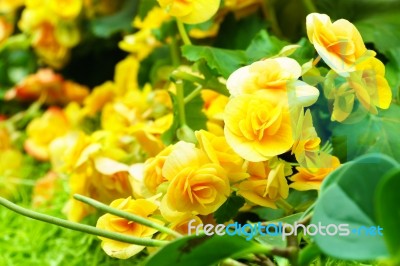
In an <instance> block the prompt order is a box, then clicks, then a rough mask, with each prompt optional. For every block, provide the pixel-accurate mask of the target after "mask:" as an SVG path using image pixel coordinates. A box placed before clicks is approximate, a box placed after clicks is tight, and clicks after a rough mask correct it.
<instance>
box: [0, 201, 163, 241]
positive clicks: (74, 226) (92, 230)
mask: <svg viewBox="0 0 400 266" xmlns="http://www.w3.org/2000/svg"><path fill="white" fill-rule="evenodd" d="M0 205H3V206H4V207H6V208H8V209H10V210H12V211H14V212H16V213H18V214H21V215H23V216H26V217H29V218H32V219H35V220H39V221H42V222H46V223H50V224H55V225H58V226H61V227H65V228H68V229H71V230H75V231H80V232H83V233H87V234H91V235H96V236H101V237H105V238H109V239H113V240H116V241H121V242H124V243H129V244H135V245H140V246H148V247H159V246H163V245H166V244H168V243H169V241H163V240H155V239H146V238H139V237H132V236H127V235H124V234H120V233H114V232H110V231H107V230H103V229H99V228H96V227H93V226H89V225H85V224H80V223H75V222H71V221H67V220H64V219H60V218H57V217H54V216H51V215H47V214H43V213H39V212H35V211H32V210H28V209H25V208H23V207H21V206H18V205H16V204H14V203H12V202H10V201H8V200H6V199H5V198H2V197H0Z"/></svg>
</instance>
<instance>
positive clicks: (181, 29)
mask: <svg viewBox="0 0 400 266" xmlns="http://www.w3.org/2000/svg"><path fill="white" fill-rule="evenodd" d="M176 24H177V26H178V31H179V35H181V38H182V41H183V44H185V45H191V44H192V42H191V41H190V38H189V36H188V34H187V32H186V29H185V25H183V23H182V21H180V20H176Z"/></svg>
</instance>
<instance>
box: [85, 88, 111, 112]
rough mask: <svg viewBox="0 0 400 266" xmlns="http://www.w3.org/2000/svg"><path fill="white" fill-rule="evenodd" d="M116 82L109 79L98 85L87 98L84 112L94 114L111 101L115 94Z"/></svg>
mask: <svg viewBox="0 0 400 266" xmlns="http://www.w3.org/2000/svg"><path fill="white" fill-rule="evenodd" d="M115 90H116V88H115V84H114V83H112V82H111V81H107V82H105V83H103V84H101V85H99V86H97V87H95V88H94V89H93V90H92V92H91V93H90V95H89V96H88V97H86V98H85V100H84V102H83V104H84V107H83V110H82V112H83V113H84V114H85V115H89V116H94V115H95V114H96V113H97V112H100V111H101V109H102V108H103V107H104V105H106V103H108V102H111V101H112V100H113V99H114V96H115Z"/></svg>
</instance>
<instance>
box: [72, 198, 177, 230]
mask: <svg viewBox="0 0 400 266" xmlns="http://www.w3.org/2000/svg"><path fill="white" fill-rule="evenodd" d="M74 198H75V199H76V200H79V201H82V202H84V203H86V204H89V205H90V206H93V207H95V208H96V209H98V210H101V211H104V212H107V213H111V214H114V215H116V216H118V217H122V218H125V219H127V220H129V221H133V222H137V223H139V224H142V225H145V226H148V227H151V228H154V229H157V230H158V231H160V232H163V233H166V234H169V235H171V236H174V237H181V236H182V235H181V234H179V233H178V232H176V231H174V230H172V229H169V228H167V227H165V226H162V225H160V224H157V223H154V222H152V221H150V220H148V219H146V218H143V217H141V216H138V215H135V214H133V213H128V212H124V211H121V210H118V209H115V208H112V207H110V206H108V205H105V204H103V203H101V202H98V201H97V200H94V199H91V198H88V197H85V196H82V195H79V194H75V195H74Z"/></svg>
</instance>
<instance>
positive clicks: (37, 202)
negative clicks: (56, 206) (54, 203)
mask: <svg viewBox="0 0 400 266" xmlns="http://www.w3.org/2000/svg"><path fill="white" fill-rule="evenodd" d="M58 181H59V177H58V175H57V174H56V173H55V172H53V171H49V172H48V173H47V174H46V175H45V176H43V177H41V178H39V179H38V180H37V181H36V184H35V187H34V188H33V195H32V205H33V206H34V207H40V206H42V205H44V204H46V203H49V202H51V200H52V199H53V197H54V195H55V192H56V189H57V184H58V183H57V182H58Z"/></svg>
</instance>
